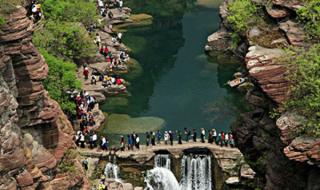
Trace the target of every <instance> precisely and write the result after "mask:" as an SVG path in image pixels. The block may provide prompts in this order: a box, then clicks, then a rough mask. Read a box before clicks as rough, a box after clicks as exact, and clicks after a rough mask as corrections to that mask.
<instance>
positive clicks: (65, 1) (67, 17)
mask: <svg viewBox="0 0 320 190" xmlns="http://www.w3.org/2000/svg"><path fill="white" fill-rule="evenodd" d="M42 10H43V12H44V15H45V17H46V18H48V19H50V20H55V21H59V22H61V21H62V22H81V23H83V24H84V25H85V26H88V25H90V24H93V23H97V21H98V14H97V8H96V6H95V1H93V0H59V1H57V0H45V1H44V2H43V5H42Z"/></svg>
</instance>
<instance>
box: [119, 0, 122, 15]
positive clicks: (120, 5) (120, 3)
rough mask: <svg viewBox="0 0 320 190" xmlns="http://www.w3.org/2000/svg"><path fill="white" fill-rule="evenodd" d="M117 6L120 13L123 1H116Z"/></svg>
mask: <svg viewBox="0 0 320 190" xmlns="http://www.w3.org/2000/svg"><path fill="white" fill-rule="evenodd" d="M118 5H119V10H120V12H122V6H123V1H122V0H119V1H118Z"/></svg>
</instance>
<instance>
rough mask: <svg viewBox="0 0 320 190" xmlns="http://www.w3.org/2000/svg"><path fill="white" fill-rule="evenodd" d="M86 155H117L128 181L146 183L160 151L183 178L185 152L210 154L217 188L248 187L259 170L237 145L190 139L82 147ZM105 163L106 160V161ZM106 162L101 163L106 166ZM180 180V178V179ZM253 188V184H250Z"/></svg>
mask: <svg viewBox="0 0 320 190" xmlns="http://www.w3.org/2000/svg"><path fill="white" fill-rule="evenodd" d="M79 151H80V154H81V155H82V156H84V157H89V158H91V159H99V161H102V160H108V159H110V156H111V155H113V154H114V155H115V156H116V159H117V161H116V162H117V165H118V166H119V168H120V176H122V178H121V179H123V180H124V181H126V182H129V183H133V184H134V185H135V186H137V185H138V186H142V185H143V180H144V175H145V172H146V171H147V170H150V169H152V168H154V167H155V156H156V155H160V154H161V155H163V154H165V155H169V157H170V162H171V164H170V165H171V166H170V167H171V171H172V172H173V173H174V175H175V176H176V178H177V179H181V161H182V158H183V156H184V155H190V154H192V155H210V157H211V169H212V171H211V173H212V182H213V186H214V189H216V190H220V189H225V188H228V189H248V188H249V187H248V184H250V183H251V182H252V181H253V180H254V176H255V172H254V171H253V170H252V169H251V168H250V166H249V165H248V164H246V163H245V161H244V159H243V155H242V154H241V152H240V151H239V150H238V149H237V148H230V147H220V146H217V145H215V144H207V143H205V144H204V143H200V142H199V143H188V144H182V145H178V144H174V145H173V146H170V145H164V144H160V145H156V146H154V147H148V148H147V147H146V146H142V147H141V149H140V150H136V151H122V152H121V151H117V152H107V151H94V150H79ZM104 164H105V162H104ZM104 164H103V165H102V166H101V167H104ZM178 181H180V180H178ZM249 189H250V188H249Z"/></svg>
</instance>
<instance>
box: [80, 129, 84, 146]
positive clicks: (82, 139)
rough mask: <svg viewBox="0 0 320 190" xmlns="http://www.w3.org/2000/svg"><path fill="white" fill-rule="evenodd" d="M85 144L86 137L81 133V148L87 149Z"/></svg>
mask: <svg viewBox="0 0 320 190" xmlns="http://www.w3.org/2000/svg"><path fill="white" fill-rule="evenodd" d="M84 143H85V137H84V135H83V133H80V147H81V148H84V147H85V145H84Z"/></svg>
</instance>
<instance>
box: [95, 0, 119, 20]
mask: <svg viewBox="0 0 320 190" xmlns="http://www.w3.org/2000/svg"><path fill="white" fill-rule="evenodd" d="M97 7H98V10H99V13H100V15H101V16H102V17H106V16H108V17H109V19H112V18H113V13H112V11H111V9H110V8H118V9H119V11H120V12H121V11H122V8H123V0H98V1H97Z"/></svg>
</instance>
